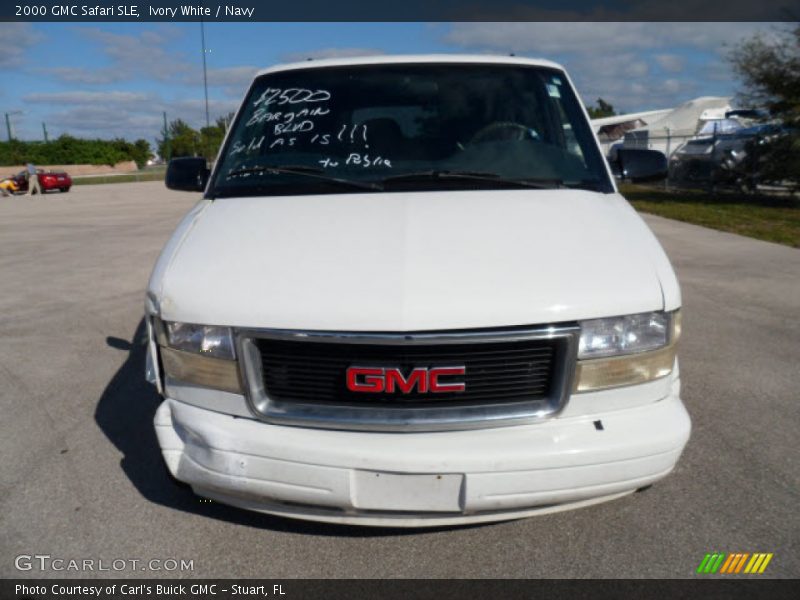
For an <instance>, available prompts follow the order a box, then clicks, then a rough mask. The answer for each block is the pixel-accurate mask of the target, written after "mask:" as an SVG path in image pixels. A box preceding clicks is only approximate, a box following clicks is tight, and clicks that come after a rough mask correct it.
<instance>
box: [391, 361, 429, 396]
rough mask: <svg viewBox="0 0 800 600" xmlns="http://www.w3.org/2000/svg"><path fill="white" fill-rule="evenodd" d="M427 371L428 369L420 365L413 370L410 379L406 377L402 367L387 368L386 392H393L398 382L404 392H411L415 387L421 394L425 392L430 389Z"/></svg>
mask: <svg viewBox="0 0 800 600" xmlns="http://www.w3.org/2000/svg"><path fill="white" fill-rule="evenodd" d="M427 373H428V369H425V368H422V367H418V368H416V369H414V370H413V371H411V373H410V374H409V375H408V379H404V378H403V374H402V373H401V372H400V369H386V392H387V393H389V394H391V393H393V392H394V390H395V384H397V387H398V388H400V391H401V392H403V393H404V394H410V393H411V392H413V391H414V388H415V387H416V388H417V391H418V392H419V393H420V394H424V393H425V392H427V391H428V381H427V378H426V375H427Z"/></svg>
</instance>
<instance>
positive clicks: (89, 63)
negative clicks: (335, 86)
mask: <svg viewBox="0 0 800 600" xmlns="http://www.w3.org/2000/svg"><path fill="white" fill-rule="evenodd" d="M759 32H761V33H763V34H764V35H767V36H769V35H771V34H774V32H775V26H774V25H770V24H765V23H591V22H585V23H207V24H206V25H205V37H206V48H207V52H206V60H207V66H208V84H209V90H208V92H209V105H210V114H211V119H212V121H213V120H214V119H215V118H216V117H218V116H222V115H224V114H227V113H228V112H229V111H233V110H235V109H236V108H237V106H238V104H239V102H240V101H241V99H242V96H243V94H244V92H245V91H246V89H247V86H248V84H249V82H250V79H251V78H252V76H253V74H254V73H255V72H256V71H257V70H258V69H260V68H264V67H267V66H270V65H273V64H276V63H281V62H287V61H295V60H305V59H306V58H309V57H311V58H322V57H331V56H355V55H362V54H365V55H366V54H422V53H476V54H485V53H490V54H508V53H514V54H516V55H517V56H530V57H538V58H547V59H550V60H554V61H556V62H559V63H561V64H563V65H564V66H565V67H566V68H567V70H568V72H569V73H570V75H571V76H572V78H573V81H574V83H575V85H576V87H577V89H578V92H579V94H580V95H581V97H582V98H583V99H584V101H585V102H587V103H588V104H593V103H594V102H595V101H596V99H597V98H598V97H602V98H603V99H604V100H606V101H607V102H610V103H611V104H612V105H613V106H614V107H615V109H617V111H618V112H632V111H640V110H650V109H658V108H668V107H671V106H675V105H677V104H679V103H681V102H684V101H687V100H690V99H692V98H696V97H699V96H732V95H734V94H735V93H736V92H737V91H738V90H739V89H740V84H739V82H738V81H737V80H736V78H735V76H734V74H733V72H732V71H731V68H730V66H729V64H728V62H727V60H726V56H727V55H728V53H729V52H730V49H731V48H732V47H733V46H735V45H736V44H737V43H738V42H740V41H741V40H743V39H745V38H747V37H750V36H752V35H754V34H756V33H759ZM0 39H2V40H3V43H2V45H0V69H1V71H0V72H2V74H3V83H4V85H2V86H0V112H4V113H6V112H7V113H11V114H10V115H9V118H10V121H11V125H12V128H13V135H14V137H16V138H18V139H23V140H41V139H42V138H43V131H42V123H45V124H46V127H47V131H48V134H49V136H50V137H51V138H53V137H56V136H58V135H60V134H62V133H68V134H71V135H74V136H77V137H99V138H105V139H109V138H115V137H123V138H127V139H130V140H134V139H138V138H144V139H146V140H148V141H150V142H153V141H154V139H155V138H156V137H158V136H159V134H160V131H161V128H162V126H163V116H162V114H163V112H164V111H166V113H167V118H168V119H170V120H172V119H175V118H181V119H183V120H184V121H186V122H188V123H189V124H190V125H192V126H193V127H201V126H203V125H204V124H205V104H204V95H203V68H202V60H203V52H202V46H201V41H200V25H199V23H91V24H88V23H87V24H80V23H0ZM0 131H2V133H0V139H3V140H5V139H6V137H7V136H6V132H5V127H4V126H2V124H0Z"/></svg>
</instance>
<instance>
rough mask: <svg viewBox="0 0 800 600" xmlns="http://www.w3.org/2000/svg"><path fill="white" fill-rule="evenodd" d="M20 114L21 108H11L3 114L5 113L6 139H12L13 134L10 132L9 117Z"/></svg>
mask: <svg viewBox="0 0 800 600" xmlns="http://www.w3.org/2000/svg"><path fill="white" fill-rule="evenodd" d="M21 114H22V111H21V110H12V111H9V112H7V113H5V115H6V132H7V133H8V141H9V142H10V141H11V140H13V139H14V136H13V135H12V134H11V119H9V117H11V116H14V115H21Z"/></svg>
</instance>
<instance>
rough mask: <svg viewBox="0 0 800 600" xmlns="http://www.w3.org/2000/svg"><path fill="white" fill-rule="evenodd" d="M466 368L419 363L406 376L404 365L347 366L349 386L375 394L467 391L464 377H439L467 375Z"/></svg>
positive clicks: (352, 389)
mask: <svg viewBox="0 0 800 600" xmlns="http://www.w3.org/2000/svg"><path fill="white" fill-rule="evenodd" d="M466 371H467V369H466V368H465V367H430V368H428V367H415V368H414V369H413V370H412V371H411V373H409V374H408V377H405V376H404V375H403V372H402V371H401V370H400V369H397V368H394V367H388V368H385V367H350V368H349V369H347V389H348V390H350V391H351V392H366V393H371V394H380V393H387V394H393V393H394V392H396V391H400V392H402V393H404V394H410V393H411V392H413V391H417V392H418V393H420V394H427V393H428V392H430V393H432V394H441V393H444V392H463V391H464V390H465V389H466V384H465V383H464V382H463V381H453V380H450V381H440V380H439V378H440V377H452V376H455V375H464V374H465V373H466Z"/></svg>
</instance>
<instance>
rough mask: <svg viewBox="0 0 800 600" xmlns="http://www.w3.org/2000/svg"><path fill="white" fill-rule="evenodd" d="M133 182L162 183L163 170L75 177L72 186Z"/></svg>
mask: <svg viewBox="0 0 800 600" xmlns="http://www.w3.org/2000/svg"><path fill="white" fill-rule="evenodd" d="M134 181H164V170H163V169H162V170H159V171H139V172H137V173H131V174H129V175H97V176H93V177H76V178H73V179H72V185H97V184H99V183H131V182H134Z"/></svg>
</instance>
